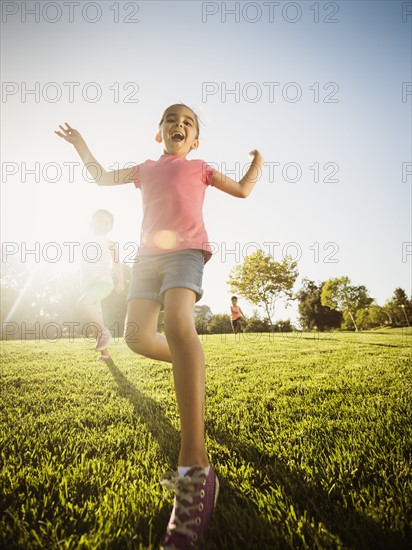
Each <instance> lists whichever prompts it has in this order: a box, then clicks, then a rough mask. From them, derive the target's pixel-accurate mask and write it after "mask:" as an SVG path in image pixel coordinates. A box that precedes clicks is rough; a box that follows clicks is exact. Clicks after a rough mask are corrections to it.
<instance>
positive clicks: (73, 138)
mask: <svg viewBox="0 0 412 550" xmlns="http://www.w3.org/2000/svg"><path fill="white" fill-rule="evenodd" d="M65 124H66V128H64V127H63V126H61V125H59V128H60V129H61V130H62V132H63V133H62V132H59V131H55V132H54V133H55V134H57V135H58V136H60V137H62V138H63V139H65V140H66V141H68V142H69V143H71V144H72V145H76V143H78V142H79V141H80V140H81V139H82V136H81V134H80V132H78V131H77V130H75V129H74V128H72V127H71V126H70V124H68V123H67V122H65Z"/></svg>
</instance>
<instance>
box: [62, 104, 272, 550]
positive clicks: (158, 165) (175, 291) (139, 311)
mask: <svg viewBox="0 0 412 550" xmlns="http://www.w3.org/2000/svg"><path fill="white" fill-rule="evenodd" d="M56 133H57V134H58V135H59V136H60V137H62V138H64V139H65V140H66V141H68V142H69V143H72V144H73V145H74V147H75V148H76V150H77V152H78V154H79V155H80V157H81V159H82V160H83V162H84V163H85V165H86V167H87V168H88V170H89V172H90V173H91V174H92V175H93V177H94V179H95V181H96V182H97V183H98V184H99V185H119V184H125V183H129V182H133V183H134V185H135V187H136V188H139V189H140V190H141V193H142V205H143V221H142V229H141V242H140V247H139V250H138V253H137V260H138V261H137V262H136V263H135V264H134V266H133V272H132V277H131V282H130V291H129V296H128V310H127V319H126V328H125V339H126V342H127V344H128V345H129V347H130V348H131V349H132V350H133V351H134V352H136V353H139V354H141V355H144V356H146V357H150V358H152V359H158V360H160V361H168V362H171V363H172V366H173V377H174V385H175V391H176V398H177V404H178V407H179V414H180V427H181V446H180V452H179V457H178V470H177V472H168V473H167V474H164V475H163V476H162V479H161V484H162V485H164V486H165V487H166V488H169V489H172V490H174V491H175V495H176V496H175V500H174V507H173V511H172V514H171V516H170V520H169V523H168V526H167V529H166V532H165V534H164V536H163V538H162V541H161V543H160V547H161V548H163V549H172V548H174V549H180V550H186V549H189V548H190V549H196V548H201V547H203V543H204V540H205V538H206V533H207V529H208V524H209V522H210V518H211V516H212V512H213V509H214V506H215V504H216V500H217V496H218V491H219V483H218V479H217V477H216V475H215V472H214V470H213V468H212V467H211V466H210V465H209V460H208V455H207V452H206V446H205V434H204V408H205V360H204V355H203V349H202V345H201V343H200V340H199V337H198V335H197V332H196V329H195V320H194V315H193V311H194V305H195V303H196V302H197V301H198V300H199V299H200V298H201V296H202V292H203V291H202V288H201V285H202V277H203V269H204V264H205V263H206V262H207V261H208V260H209V259H210V258H211V256H212V248H211V246H210V244H209V240H208V235H207V232H206V229H205V226H204V222H203V212H202V210H203V201H204V195H205V192H206V189H207V188H209V187H210V186H213V187H214V188H216V189H218V190H220V191H224V192H225V193H228V194H229V195H233V196H235V197H239V198H245V197H247V196H248V195H249V194H250V192H251V191H252V189H253V187H254V186H255V183H256V182H257V180H258V179H259V177H260V173H261V169H262V165H263V158H262V155H261V154H260V153H259V151H257V150H253V151H252V152H251V153H250V155H251V156H252V161H251V164H250V167H249V169H248V170H247V172H246V173H245V175H244V176H243V177H242V178H241V179H240V181H235V180H233V179H231V178H229V177H227V176H225V175H224V174H221V173H220V172H218V171H217V170H215V169H214V168H212V167H211V166H210V165H208V164H207V163H206V162H204V161H203V160H187V159H186V156H187V155H188V154H189V153H190V152H191V151H192V150H195V149H197V148H198V147H199V118H198V117H197V115H196V114H195V113H194V112H193V110H192V109H191V108H189V107H188V106H186V105H184V104H175V105H171V106H169V107H168V108H167V109H166V110H165V111H164V112H163V114H162V116H161V119H160V122H159V124H158V130H157V133H156V136H155V140H156V142H157V143H158V144H162V146H163V154H162V155H161V156H160V158H159V159H158V160H146V161H145V162H143V163H142V164H138V165H137V166H135V167H134V168H124V169H120V170H114V171H106V170H105V169H104V168H103V167H102V166H101V164H100V163H98V162H97V160H96V159H95V157H94V156H93V155H92V153H91V152H90V150H89V148H88V146H87V145H86V143H85V141H84V139H83V137H82V136H81V135H80V133H79V132H78V131H77V130H75V129H73V128H72V127H71V126H70V125H69V124H67V123H66V124H65V127H63V126H60V131H57V132H56ZM162 308H163V309H164V331H165V334H164V335H163V334H159V333H157V322H158V317H159V313H160V311H161V309H162Z"/></svg>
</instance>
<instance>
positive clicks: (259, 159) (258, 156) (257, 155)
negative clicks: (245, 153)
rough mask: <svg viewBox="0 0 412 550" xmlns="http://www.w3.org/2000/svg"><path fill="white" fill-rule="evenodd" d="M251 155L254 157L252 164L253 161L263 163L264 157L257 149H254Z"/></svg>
mask: <svg viewBox="0 0 412 550" xmlns="http://www.w3.org/2000/svg"><path fill="white" fill-rule="evenodd" d="M249 155H251V156H252V157H253V160H252V162H253V161H256V162H259V163H262V162H263V157H262V155H261V154H260V153H259V151H258V150H257V149H253V151H250V153H249Z"/></svg>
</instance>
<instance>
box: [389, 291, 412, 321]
mask: <svg viewBox="0 0 412 550" xmlns="http://www.w3.org/2000/svg"><path fill="white" fill-rule="evenodd" d="M384 307H385V311H386V313H387V315H388V317H389V319H390V322H391V325H395V326H396V325H397V326H402V325H405V324H406V325H408V326H409V325H410V324H411V320H412V300H410V299H409V298H408V296H407V294H406V292H405V291H404V290H403V288H399V287H398V288H395V290H394V293H393V296H392V298H391V299H390V300H388V301H387V302H386V304H385V306H384Z"/></svg>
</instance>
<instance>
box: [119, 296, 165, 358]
mask: <svg viewBox="0 0 412 550" xmlns="http://www.w3.org/2000/svg"><path fill="white" fill-rule="evenodd" d="M159 313H160V304H159V303H158V302H155V301H153V300H142V299H139V298H136V299H134V300H129V302H128V304H127V315H126V325H125V329H124V338H125V341H126V343H127V345H128V346H129V348H130V349H131V350H132V351H134V352H135V353H139V354H140V355H144V356H145V357H150V359H158V360H159V361H167V362H169V363H170V362H171V356H170V350H169V345H168V343H167V340H166V337H165V336H164V335H163V334H159V333H158V332H157V320H158V318H159Z"/></svg>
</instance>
